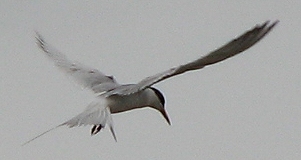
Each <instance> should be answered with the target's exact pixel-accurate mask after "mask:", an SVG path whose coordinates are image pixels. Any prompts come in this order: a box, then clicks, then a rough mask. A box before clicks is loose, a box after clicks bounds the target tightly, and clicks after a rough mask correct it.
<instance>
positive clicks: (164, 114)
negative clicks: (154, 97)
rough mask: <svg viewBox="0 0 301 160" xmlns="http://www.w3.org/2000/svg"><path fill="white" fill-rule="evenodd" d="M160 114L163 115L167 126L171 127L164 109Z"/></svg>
mask: <svg viewBox="0 0 301 160" xmlns="http://www.w3.org/2000/svg"><path fill="white" fill-rule="evenodd" d="M160 112H161V114H162V115H163V117H164V118H165V120H166V121H167V123H168V124H169V125H171V123H170V120H169V117H168V115H167V112H166V111H165V109H162V110H160Z"/></svg>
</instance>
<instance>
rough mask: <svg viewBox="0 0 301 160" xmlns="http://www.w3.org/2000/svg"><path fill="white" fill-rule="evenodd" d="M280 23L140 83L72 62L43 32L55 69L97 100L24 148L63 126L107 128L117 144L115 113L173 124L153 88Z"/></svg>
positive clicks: (238, 47)
mask: <svg viewBox="0 0 301 160" xmlns="http://www.w3.org/2000/svg"><path fill="white" fill-rule="evenodd" d="M278 22H279V21H274V22H272V23H271V22H270V21H266V22H264V23H263V24H261V25H256V26H255V27H254V28H252V29H250V30H248V31H247V32H245V33H244V34H242V35H241V36H239V37H238V38H236V39H234V40H232V41H230V42H228V43H227V44H225V45H223V46H222V47H220V48H218V49H216V50H214V51H212V52H210V53H209V54H207V55H206V56H203V57H201V58H199V59H197V60H194V61H192V62H190V63H187V64H183V65H180V66H177V67H173V68H171V69H168V70H166V71H164V72H161V73H158V74H155V75H153V76H149V77H146V78H145V79H142V80H141V81H140V82H138V83H136V84H119V83H118V82H117V81H116V79H115V78H114V77H113V76H108V75H105V74H104V73H102V72H100V71H99V70H97V69H94V68H90V67H88V66H85V65H83V64H80V63H78V62H75V61H70V60H69V59H67V57H66V56H65V55H64V54H62V53H61V52H59V51H58V50H57V49H56V48H54V47H53V46H51V45H50V44H48V43H46V42H45V40H44V39H43V37H42V36H41V35H40V34H39V33H36V34H37V35H36V40H37V45H38V46H39V48H41V49H42V51H44V53H45V54H46V55H47V57H48V58H49V59H51V60H52V61H53V62H54V64H55V66H57V67H58V68H59V69H60V70H61V71H63V72H65V73H66V74H67V75H69V76H71V77H72V78H74V79H75V80H76V81H77V82H79V83H80V84H81V85H82V86H83V87H86V88H89V89H91V90H92V91H93V92H94V93H95V94H96V97H95V100H93V101H92V102H91V103H90V104H89V105H88V106H87V108H86V109H85V110H84V111H83V112H81V113H80V114H78V115H76V116H75V117H73V118H71V119H70V120H68V121H66V122H64V123H62V124H60V125H58V126H56V127H54V128H51V129H49V130H47V131H45V132H43V133H41V134H39V135H38V136H36V137H34V138H32V139H30V140H29V141H27V142H25V143H24V144H23V145H25V144H28V143H29V142H31V141H33V140H35V139H37V138H39V137H41V136H42V135H44V134H46V133H48V132H50V131H52V130H54V129H56V128H58V127H61V126H69V127H70V128H71V127H76V126H85V125H92V128H91V135H95V134H97V133H98V132H99V131H100V130H101V129H102V128H104V127H105V126H106V125H107V126H108V127H109V128H110V131H111V133H112V135H113V137H114V139H115V141H117V138H116V135H115V132H114V124H113V119H112V115H111V114H113V113H119V112H124V111H128V110H132V109H136V108H143V107H150V108H153V109H155V110H158V111H159V112H160V113H161V114H162V116H163V117H164V118H165V120H166V121H167V123H168V124H169V125H170V124H171V122H170V119H169V117H168V115H167V112H166V110H165V106H164V105H165V99H164V96H163V94H162V93H161V92H160V91H159V90H158V89H156V88H154V87H152V85H154V84H156V83H158V82H161V81H163V80H165V79H167V78H170V77H173V76H176V75H179V74H182V73H185V72H188V71H193V70H198V69H202V68H204V67H206V66H208V65H211V64H215V63H217V62H220V61H223V60H225V59H227V58H230V57H232V56H235V55H237V54H239V53H241V52H243V51H245V50H247V49H248V48H250V47H251V46H253V45H254V44H256V43H257V42H258V41H260V40H261V39H262V38H263V37H265V36H266V35H267V34H268V33H269V32H270V31H271V30H272V29H273V28H274V27H275V26H276V25H277V23H278Z"/></svg>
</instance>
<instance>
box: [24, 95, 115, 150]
mask: <svg viewBox="0 0 301 160" xmlns="http://www.w3.org/2000/svg"><path fill="white" fill-rule="evenodd" d="M86 125H101V126H102V127H105V126H106V125H108V126H109V128H110V131H111V133H112V135H113V137H114V139H115V141H117V139H116V135H115V132H114V124H113V119H112V115H111V111H110V108H109V107H107V106H106V104H105V103H104V100H103V99H99V98H97V99H96V100H94V101H93V102H92V103H90V104H89V106H88V107H87V108H86V109H85V110H84V111H83V112H82V113H80V114H78V115H77V116H75V117H73V118H71V119H70V120H68V121H66V122H64V123H62V124H60V125H58V126H56V127H53V128H51V129H48V130H47V131H45V132H43V133H41V134H39V135H37V136H35V137H34V138H32V139H30V140H28V141H27V142H25V143H23V144H22V146H24V145H26V144H28V143H30V142H32V141H34V140H35V139H37V138H39V137H41V136H43V135H45V134H46V133H48V132H50V131H53V130H55V129H57V128H59V127H62V126H69V127H70V128H72V127H79V126H86Z"/></svg>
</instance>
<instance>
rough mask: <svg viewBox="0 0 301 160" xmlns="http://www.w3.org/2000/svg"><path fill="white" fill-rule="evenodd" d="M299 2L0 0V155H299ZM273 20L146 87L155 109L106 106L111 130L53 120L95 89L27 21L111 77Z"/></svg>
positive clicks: (179, 57)
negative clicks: (159, 101) (232, 53)
mask: <svg viewBox="0 0 301 160" xmlns="http://www.w3.org/2000/svg"><path fill="white" fill-rule="evenodd" d="M300 7H301V1H299V0H287V1H280V0H265V1H262V0H252V1H238V0H228V1H224V0H216V1H212V0H199V1H193V0H177V1H175V0H166V1H162V0H152V1H141V0H140V1H139V0H124V1H120V0H119V1H117V0H110V1H109V0H98V1H81V2H76V1H72V0H68V1H67V0H65V1H61V0H60V1H58V0H56V1H40V0H39V1H37V0H32V1H11V0H2V1H1V2H0V35H1V36H0V42H1V43H0V55H1V63H0V68H1V74H0V76H1V78H0V88H1V89H0V107H1V109H0V115H1V116H0V159H10V160H17V159H28V160H32V159H44V160H53V159H110V160H120V159H123V160H133V159H140V160H141V159H157V160H168V159H176V160H182V159H205V160H207V159H208V160H216V159H229V160H230V159H231V160H233V159H237V160H241V159H250V160H251V159H259V160H266V159H300V158H301V150H300V149H301V136H300V135H301V108H300V107H301V98H300V95H301V83H300V80H301V71H300V69H301V53H300V49H299V48H300V40H301V29H300V26H301V18H300V14H301V12H300ZM277 19H278V20H280V23H279V24H278V26H277V27H276V28H275V29H274V30H273V31H272V32H271V33H270V34H269V35H268V36H267V37H265V38H264V39H263V40H262V41H260V43H258V44H256V45H255V46H254V47H252V48H251V49H249V50H247V51H246V52H245V53H243V54H241V55H239V56H237V57H234V58H232V59H229V60H227V61H224V62H222V63H219V64H216V65H213V66H210V67H208V68H205V69H203V70H200V71H194V72H191V73H186V74H184V75H181V76H177V77H174V78H172V79H169V80H166V81H164V82H162V83H159V84H156V85H155V87H156V88H158V89H160V90H161V91H162V92H163V93H164V95H165V98H166V101H167V102H166V108H167V111H168V113H169V116H170V118H171V121H172V126H168V124H167V123H166V122H165V120H164V119H163V117H162V116H161V115H160V114H159V113H158V112H157V111H155V110H152V109H138V110H133V111H130V112H126V113H120V114H117V115H113V119H114V123H115V131H116V135H117V138H118V142H117V143H116V142H115V141H114V139H113V138H112V136H111V133H110V132H109V130H108V129H104V130H103V131H102V132H100V133H99V134H97V135H96V136H93V137H91V136H90V127H79V128H73V129H69V128H67V127H62V128H59V129H57V130H55V131H53V132H50V133H48V134H47V135H45V136H43V137H41V138H39V139H37V140H36V141H33V142H32V143H30V144H28V145H27V146H24V147H21V144H22V143H24V142H25V141H27V140H29V139H30V138H32V137H34V136H36V135H37V134H39V133H41V132H43V131H45V130H47V129H49V128H51V127H53V126H56V125H58V124H60V123H62V122H64V121H66V120H68V119H69V118H71V117H73V116H75V115H76V114H78V113H80V112H81V111H82V110H83V109H84V108H85V107H86V106H87V105H88V104H89V103H90V102H91V101H92V100H93V99H94V97H95V95H93V94H92V92H90V91H89V90H83V89H81V88H80V86H78V85H76V84H75V83H74V82H73V81H72V80H70V79H69V78H68V77H66V76H65V75H64V74H62V73H61V72H59V71H58V70H57V69H56V68H55V67H54V66H53V63H51V62H50V61H49V60H48V59H47V58H46V56H45V55H43V52H41V51H40V50H39V49H38V47H37V46H36V44H35V31H38V32H39V33H40V34H42V35H43V36H44V38H45V40H46V41H47V42H48V43H50V44H52V45H54V46H55V47H56V48H58V49H59V50H60V51H61V52H63V53H65V54H66V55H67V56H68V57H69V58H70V59H73V60H76V61H80V62H82V63H83V64H86V65H89V66H92V67H95V68H97V69H99V70H101V71H102V72H104V73H106V74H108V75H114V76H115V77H116V79H117V80H118V82H120V83H135V82H138V81H139V80H141V79H142V78H144V77H146V76H150V75H152V74H155V73H157V72H161V71H163V70H166V69H168V68H170V67H173V66H177V65H179V64H183V63H186V62H189V61H191V60H194V59H196V58H199V57H200V56H203V55H205V54H206V53H208V52H209V51H211V50H213V49H215V48H217V47H220V46H221V45H223V44H224V43H226V42H228V41H229V40H231V39H233V38H235V37H236V36H238V35H240V34H242V33H244V32H245V31H246V30H248V29H250V28H252V27H254V26H255V25H256V24H261V23H263V22H264V21H266V20H277Z"/></svg>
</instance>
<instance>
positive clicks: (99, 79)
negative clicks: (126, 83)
mask: <svg viewBox="0 0 301 160" xmlns="http://www.w3.org/2000/svg"><path fill="white" fill-rule="evenodd" d="M36 39H37V44H38V46H39V47H40V48H41V49H42V50H43V51H44V52H45V53H46V55H47V56H48V57H49V58H50V59H51V60H52V61H54V63H55V65H56V66H57V67H58V68H59V69H60V70H62V71H63V72H65V73H67V74H68V75H69V76H71V77H73V78H74V79H75V80H76V81H77V82H79V83H80V84H81V85H82V86H83V87H87V88H90V89H92V90H93V91H94V92H96V93H100V92H104V91H108V90H111V89H112V88H115V87H117V86H119V84H118V83H117V82H116V81H115V79H114V78H113V77H112V76H106V75H105V74H103V73H101V72H100V71H98V70H97V69H93V68H90V67H87V66H84V65H82V64H80V63H78V62H74V61H70V60H68V59H67V58H66V56H65V55H63V54H62V53H60V52H59V51H58V50H57V49H56V48H54V47H53V46H51V45H49V44H48V43H46V42H45V41H44V39H43V38H42V36H41V35H40V34H39V33H37V37H36Z"/></svg>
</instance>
